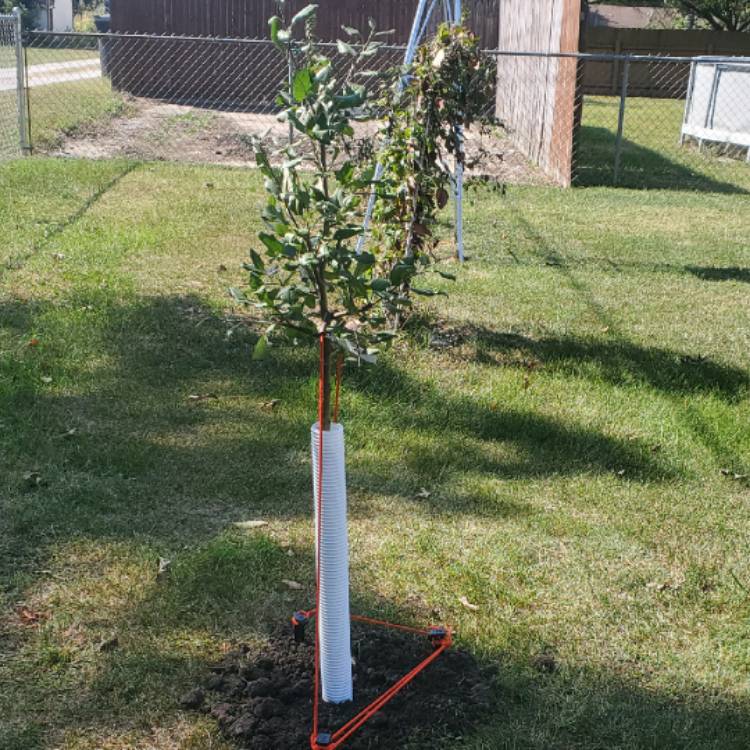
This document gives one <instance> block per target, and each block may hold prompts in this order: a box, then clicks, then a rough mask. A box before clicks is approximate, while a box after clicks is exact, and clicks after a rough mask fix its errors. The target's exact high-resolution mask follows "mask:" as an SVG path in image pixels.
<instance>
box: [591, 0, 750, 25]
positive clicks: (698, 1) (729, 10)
mask: <svg viewBox="0 0 750 750" xmlns="http://www.w3.org/2000/svg"><path fill="white" fill-rule="evenodd" d="M591 4H592V5H600V4H606V5H635V6H637V5H648V6H651V7H654V8H675V9H676V10H678V11H680V12H681V13H682V14H683V15H684V16H687V17H692V18H694V19H696V20H699V21H703V22H704V23H705V24H706V25H707V26H708V27H710V28H711V29H713V30H714V31H748V32H750V0H596V2H593V1H592V3H591Z"/></svg>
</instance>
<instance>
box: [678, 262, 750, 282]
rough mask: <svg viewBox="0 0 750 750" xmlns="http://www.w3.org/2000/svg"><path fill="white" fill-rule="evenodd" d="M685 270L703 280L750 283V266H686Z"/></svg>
mask: <svg viewBox="0 0 750 750" xmlns="http://www.w3.org/2000/svg"><path fill="white" fill-rule="evenodd" d="M685 270H686V271H688V272H689V273H692V274H693V275H694V276H697V277H698V278H699V279H702V280H703V281H744V282H745V283H746V284H750V268H738V267H736V266H734V267H731V268H714V267H712V266H685Z"/></svg>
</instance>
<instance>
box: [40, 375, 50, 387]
mask: <svg viewBox="0 0 750 750" xmlns="http://www.w3.org/2000/svg"><path fill="white" fill-rule="evenodd" d="M41 381H42V383H46V384H47V385H49V384H50V383H51V382H52V378H50V377H49V376H47V375H45V376H43V377H42V378H41Z"/></svg>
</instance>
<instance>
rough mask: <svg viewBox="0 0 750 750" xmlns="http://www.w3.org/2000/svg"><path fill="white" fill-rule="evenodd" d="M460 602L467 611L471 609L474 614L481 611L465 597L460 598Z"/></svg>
mask: <svg viewBox="0 0 750 750" xmlns="http://www.w3.org/2000/svg"><path fill="white" fill-rule="evenodd" d="M458 601H459V602H460V603H461V604H463V606H464V607H466V609H470V610H471V611H472V612H477V611H478V610H479V605H478V604H472V603H471V602H470V601H469V600H468V599H467V598H466V597H465V596H461V597H459V599H458Z"/></svg>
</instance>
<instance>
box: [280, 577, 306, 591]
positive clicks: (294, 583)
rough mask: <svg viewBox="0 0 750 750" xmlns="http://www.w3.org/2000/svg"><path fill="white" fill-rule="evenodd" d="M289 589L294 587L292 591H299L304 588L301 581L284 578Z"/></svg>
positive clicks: (283, 581)
mask: <svg viewBox="0 0 750 750" xmlns="http://www.w3.org/2000/svg"><path fill="white" fill-rule="evenodd" d="M281 582H282V583H283V584H284V585H285V586H286V587H287V588H288V589H292V591H299V590H300V589H301V588H302V584H301V583H297V581H288V580H286V579H283V580H282V581H281Z"/></svg>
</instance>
